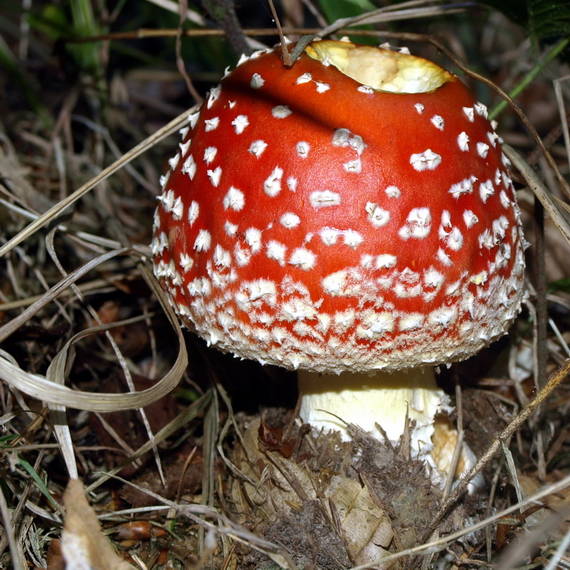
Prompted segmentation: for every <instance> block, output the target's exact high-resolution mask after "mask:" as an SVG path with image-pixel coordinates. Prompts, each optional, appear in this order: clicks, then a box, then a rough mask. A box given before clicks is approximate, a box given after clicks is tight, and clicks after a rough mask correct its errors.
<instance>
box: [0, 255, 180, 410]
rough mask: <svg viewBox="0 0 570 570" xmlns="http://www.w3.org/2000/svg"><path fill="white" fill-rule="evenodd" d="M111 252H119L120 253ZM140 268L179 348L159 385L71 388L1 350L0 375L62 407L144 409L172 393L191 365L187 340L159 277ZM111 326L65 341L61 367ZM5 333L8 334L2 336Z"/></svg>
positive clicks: (47, 401) (26, 392)
mask: <svg viewBox="0 0 570 570" xmlns="http://www.w3.org/2000/svg"><path fill="white" fill-rule="evenodd" d="M118 251H119V252H120V253H124V251H126V250H118ZM111 253H113V254H114V255H118V253H117V252H111ZM109 255H110V254H107V257H109ZM101 257H105V256H100V258H101ZM80 269H83V268H80ZM140 270H141V273H142V275H143V277H144V279H145V281H146V282H147V284H148V285H149V287H150V288H151V290H152V292H153V293H154V294H155V295H156V297H157V298H158V299H159V301H160V303H161V305H162V308H163V309H164V311H165V313H166V316H167V317H168V320H169V322H170V324H171V325H172V327H173V328H174V331H175V333H176V336H177V340H178V347H179V348H178V356H177V358H176V361H175V362H174V364H173V365H172V367H171V368H170V370H169V371H168V372H167V373H166V374H165V375H164V376H163V378H162V379H161V380H159V381H158V382H157V383H156V384H154V385H153V386H151V387H150V388H147V389H146V390H141V391H140V392H128V393H124V394H116V393H103V392H99V393H93V392H84V391H79V390H72V389H71V388H68V387H66V386H64V385H63V382H62V383H61V384H59V383H55V382H50V381H49V380H47V379H46V378H45V377H44V376H40V375H39V374H31V373H28V372H25V371H24V370H22V369H21V368H20V367H19V366H18V364H17V363H16V361H15V360H14V359H13V358H12V357H11V356H10V355H9V354H8V353H6V352H5V351H3V350H0V378H1V379H2V380H4V381H5V382H6V383H7V384H9V385H10V386H12V387H13V388H16V389H17V390H20V391H21V392H24V393H25V394H28V396H32V397H33V398H36V399H38V400H42V401H43V402H46V403H50V404H58V405H60V406H65V407H68V408H75V409H79V410H90V411H94V412H116V411H119V410H130V409H133V408H142V407H145V406H148V405H149V404H151V403H152V402H155V401H156V400H159V399H160V398H162V397H163V396H166V394H168V393H170V392H171V391H172V390H173V389H174V388H175V387H176V386H177V385H178V383H179V381H180V379H181V378H182V376H183V374H184V372H185V370H186V366H187V365H188V355H187V351H186V343H185V341H184V336H183V334H182V330H181V328H180V325H179V323H178V320H177V318H176V315H175V314H174V311H173V309H172V308H171V307H170V305H169V303H168V301H167V299H166V296H165V294H164V293H163V291H162V289H161V288H160V285H159V284H158V282H157V281H156V278H155V277H154V276H153V275H152V272H151V271H150V270H149V269H147V268H146V267H145V266H144V265H142V264H141V266H140ZM82 273H84V272H80V271H79V270H77V271H75V272H74V273H71V274H70V276H69V277H68V278H66V279H64V280H62V281H60V283H58V284H57V285H56V286H55V287H54V288H52V290H51V292H53V290H54V289H56V290H57V291H61V290H63V287H62V286H61V284H62V282H65V283H66V285H68V284H69V283H72V282H74V280H77V279H78V276H77V275H78V274H82ZM55 296H57V295H54V296H53V297H50V299H51V298H54V297H55ZM45 304H46V303H45V302H42V304H41V306H43V305H45ZM35 305H36V304H35V303H34V305H32V306H31V307H29V308H28V309H32V308H34V309H35V310H34V311H33V312H31V314H34V313H35V312H37V310H39V308H37V307H36V306H35ZM40 308H41V307H40ZM14 320H16V319H14ZM9 324H10V323H9ZM6 326H7V325H6ZM4 328H5V327H3V329H0V331H1V330H4ZM16 328H17V327H16ZM108 328H109V327H108V325H102V326H98V327H93V328H91V329H90V330H86V331H81V332H79V333H77V334H76V335H74V336H73V337H72V338H71V339H70V340H68V341H67V342H66V343H65V345H64V347H63V348H62V349H61V350H60V352H59V353H58V354H57V355H56V356H55V358H54V360H57V359H63V361H64V364H62V365H61V367H60V368H59V369H60V370H67V369H68V368H69V366H68V364H69V362H68V360H69V359H70V358H73V345H74V343H75V342H77V341H78V340H80V339H82V338H84V337H86V336H88V335H90V334H93V333H97V332H101V331H105V330H107V329H108ZM14 330H15V329H14ZM12 332H13V330H12ZM6 336H7V335H5V336H4V337H3V338H5V337H6Z"/></svg>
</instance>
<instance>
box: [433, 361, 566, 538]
mask: <svg viewBox="0 0 570 570" xmlns="http://www.w3.org/2000/svg"><path fill="white" fill-rule="evenodd" d="M568 374H570V358H569V359H567V360H566V361H565V363H564V365H563V366H562V367H561V368H560V369H558V370H557V371H556V372H555V373H554V374H552V376H551V377H550V379H549V380H548V382H547V383H546V385H545V386H544V388H542V390H540V392H539V393H538V394H537V395H536V397H535V398H534V400H531V401H530V402H529V403H528V404H527V405H526V406H525V407H524V408H523V409H522V410H521V411H520V412H519V413H518V414H517V415H516V416H515V417H514V418H513V420H512V421H511V423H509V425H507V426H506V427H505V428H504V429H503V431H502V432H501V433H500V434H499V435H498V436H497V437H496V438H495V440H494V441H493V442H492V443H491V445H490V446H489V447H488V448H487V451H485V453H484V454H483V455H482V456H481V458H480V459H479V460H478V461H477V463H476V464H475V465H474V466H473V467H472V469H471V471H469V473H467V475H465V476H464V477H462V478H461V479H460V481H459V483H458V485H457V487H456V488H455V489H454V491H453V493H452V494H451V496H450V497H449V498H448V499H447V500H446V501H445V502H444V503H443V504H442V506H441V507H440V509H439V510H438V512H437V513H436V515H435V516H434V518H433V520H432V521H431V523H430V525H429V526H428V527H427V529H426V532H425V533H424V534H423V536H422V542H425V541H427V540H428V539H429V537H430V536H431V535H432V533H433V532H434V531H435V529H436V528H437V527H438V525H439V524H440V522H441V521H442V520H443V518H444V517H445V515H446V514H447V513H448V512H449V510H450V509H451V508H452V507H453V506H454V505H455V503H456V502H457V501H458V500H459V499H460V498H461V496H462V495H463V494H464V493H465V491H466V490H467V486H468V485H469V481H471V480H472V479H473V478H474V477H475V475H477V473H480V472H481V471H482V470H483V468H484V467H485V466H486V465H487V464H488V463H489V462H490V461H491V459H492V458H493V457H494V456H495V454H496V453H497V451H499V449H500V448H501V445H502V444H503V443H506V442H507V441H508V440H509V438H511V437H512V435H513V434H514V433H515V432H516V431H517V430H518V429H520V428H521V426H522V425H523V424H524V423H525V422H526V421H527V420H528V419H529V418H530V417H531V416H532V414H534V412H535V411H536V410H537V408H538V407H539V406H540V405H541V404H542V403H543V402H544V401H545V400H546V398H548V396H550V394H551V393H552V392H553V391H554V390H555V389H556V388H557V387H558V386H559V385H560V384H561V383H562V382H563V381H564V380H565V378H566V377H567V376H568Z"/></svg>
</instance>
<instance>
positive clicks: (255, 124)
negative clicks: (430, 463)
mask: <svg viewBox="0 0 570 570" xmlns="http://www.w3.org/2000/svg"><path fill="white" fill-rule="evenodd" d="M189 123H190V125H189V127H188V128H186V129H184V132H183V133H182V142H181V143H180V145H179V146H180V150H179V152H178V153H177V154H176V156H175V157H174V158H172V159H171V161H170V171H169V172H168V173H167V174H166V176H165V177H164V178H163V181H162V187H163V193H162V195H161V196H160V198H159V200H160V204H159V207H158V209H157V211H156V215H155V229H154V238H153V242H152V252H153V255H154V259H155V272H156V274H157V276H158V277H159V278H160V280H161V281H162V283H163V286H164V287H165V288H166V289H167V291H168V292H169V293H170V296H171V299H172V301H173V304H174V306H175V308H176V309H177V310H178V312H179V314H180V315H181V317H182V318H183V319H184V321H185V322H187V323H191V326H192V327H193V328H194V330H195V331H196V332H197V333H198V334H199V335H200V336H202V337H203V338H205V339H206V340H207V341H208V342H209V343H210V344H212V345H215V346H217V347H218V348H220V349H221V350H223V351H228V352H231V353H233V354H234V355H237V356H239V357H242V358H248V359H255V360H258V361H260V362H261V363H264V364H275V365H278V366H283V367H285V368H288V369H292V370H299V389H300V397H301V403H300V415H301V418H302V419H303V420H305V421H306V422H308V423H310V424H312V425H313V426H316V427H325V428H329V429H330V428H334V429H338V430H340V431H341V432H343V434H344V435H345V436H346V431H345V425H346V424H345V422H348V423H353V424H356V425H358V426H360V427H361V428H362V429H363V430H366V431H371V432H376V433H378V432H377V430H376V429H375V426H376V425H377V424H378V425H380V426H381V427H382V428H383V430H384V431H385V432H386V434H387V435H388V437H389V439H390V440H393V441H396V440H398V439H399V437H400V436H401V434H402V433H403V431H404V429H405V424H406V421H405V418H406V417H409V418H410V419H412V420H414V422H415V429H414V430H413V433H412V445H413V449H414V451H415V452H416V453H417V454H418V455H425V454H427V453H428V452H429V451H430V449H431V447H432V443H431V437H432V434H433V431H434V416H435V415H436V413H437V412H438V410H440V409H441V408H443V407H445V406H446V405H447V401H448V400H447V397H446V395H445V394H444V392H443V391H442V390H441V389H439V388H438V387H437V385H436V383H435V380H434V373H433V368H434V366H436V365H438V364H442V363H450V362H454V361H458V360H463V359H465V358H467V357H469V356H471V355H472V354H474V353H476V352H477V351H479V350H480V349H482V348H483V347H484V346H486V345H488V344H489V343H490V342H492V341H493V340H495V339H497V338H498V337H500V336H501V335H503V334H504V333H505V332H506V330H507V328H508V327H509V325H510V324H511V322H512V321H513V319H514V318H515V316H516V314H517V313H518V311H519V307H520V303H521V298H522V296H523V274H524V259H523V245H522V242H523V238H522V233H521V225H520V220H519V212H518V209H517V205H516V202H515V196H514V188H513V184H512V181H511V179H510V178H509V175H508V172H507V170H508V160H507V159H506V157H505V156H504V155H503V154H502V152H501V148H500V144H499V137H498V136H497V134H496V133H495V132H494V130H493V128H492V126H491V124H490V123H489V121H488V120H487V113H486V108H485V106H484V105H483V104H481V103H478V102H476V101H474V99H473V97H472V95H471V94H470V92H469V91H468V89H467V88H466V87H465V85H463V83H461V81H460V80H459V79H458V78H457V77H456V76H454V75H452V74H451V73H448V72H447V71H445V70H444V69H442V68H441V67H439V66H438V65H436V64H435V63H432V62H430V61H428V60H425V59H422V58H419V57H414V56H412V55H409V54H407V53H400V52H395V51H391V50H389V49H382V48H376V47H370V46H358V45H355V44H352V43H349V42H343V41H340V42H337V41H319V42H314V43H312V44H310V45H309V46H308V47H307V48H306V49H305V52H304V53H303V54H302V55H301V56H300V57H299V59H298V61H296V62H295V64H294V65H293V66H292V67H290V68H286V67H284V65H283V64H282V62H281V59H280V57H279V55H278V52H277V51H267V52H261V53H257V54H254V55H253V56H251V57H250V58H245V57H244V58H243V60H242V61H240V63H239V64H238V66H237V68H236V69H235V70H234V71H233V72H231V73H230V74H228V75H227V76H226V77H225V78H224V79H223V81H222V82H221V84H220V85H219V86H218V87H216V88H214V89H212V91H211V92H210V94H209V96H208V98H207V101H206V102H205V104H204V105H203V107H202V109H201V110H200V112H198V113H194V114H192V115H190V117H189Z"/></svg>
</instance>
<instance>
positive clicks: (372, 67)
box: [305, 40, 453, 93]
mask: <svg viewBox="0 0 570 570" xmlns="http://www.w3.org/2000/svg"><path fill="white" fill-rule="evenodd" d="M305 52H306V53H307V55H309V56H310V57H312V58H313V59H316V60H318V61H320V62H321V63H323V64H324V65H334V67H336V68H337V69H338V70H339V71H341V72H342V73H344V74H345V75H348V76H349V77H351V78H352V79H354V80H355V81H358V82H359V83H362V84H363V85H367V86H369V87H372V88H373V89H376V90H378V91H389V92H391V93H427V92H429V91H434V90H435V89H437V88H438V87H441V86H442V85H443V84H444V83H446V82H448V81H452V80H453V75H451V73H449V72H447V71H446V70H445V69H443V68H442V67H440V66H439V65H437V64H435V63H433V62H431V61H429V60H427V59H424V58H422V57H416V56H413V55H409V54H406V53H399V52H397V51H392V50H389V49H384V48H380V47H374V46H360V45H359V46H357V45H355V44H353V43H350V42H346V41H334V40H323V41H319V42H313V43H311V44H309V45H308V46H307V47H306V48H305Z"/></svg>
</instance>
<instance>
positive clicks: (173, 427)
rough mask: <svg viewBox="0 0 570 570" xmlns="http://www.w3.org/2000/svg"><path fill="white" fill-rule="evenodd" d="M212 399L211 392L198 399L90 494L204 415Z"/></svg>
mask: <svg viewBox="0 0 570 570" xmlns="http://www.w3.org/2000/svg"><path fill="white" fill-rule="evenodd" d="M211 397H212V393H211V391H208V392H206V393H205V394H203V395H202V396H200V398H198V399H197V400H196V401H195V402H193V403H192V404H191V405H190V406H189V407H188V408H187V409H186V410H183V411H182V412H180V414H178V416H176V417H175V418H174V419H173V420H172V421H171V422H170V423H168V424H167V425H165V426H164V427H163V428H162V429H161V430H159V431H158V432H157V433H156V434H155V435H154V439H153V440H152V441H147V442H145V443H144V444H143V445H141V446H140V447H139V448H138V449H137V450H136V451H135V452H134V453H133V454H132V455H131V456H130V457H129V458H127V460H126V461H124V462H123V463H121V464H120V465H117V466H116V467H114V468H113V469H112V470H111V471H109V472H107V473H104V474H103V475H101V476H100V477H99V479H97V480H96V481H94V482H93V483H91V485H89V487H88V488H87V491H88V492H91V491H93V490H94V489H96V488H97V487H99V486H100V485H102V484H103V483H104V482H105V481H107V480H109V479H110V478H111V477H113V476H114V475H116V474H117V473H119V472H120V471H121V469H123V467H125V466H127V465H129V464H130V463H132V462H133V461H135V460H136V459H138V458H139V457H141V456H143V455H144V454H145V453H148V452H149V451H150V450H151V449H152V448H153V447H156V446H157V445H158V444H159V443H161V442H162V441H164V440H165V439H166V438H167V437H170V436H171V435H172V434H174V433H176V432H177V431H178V430H179V429H180V428H181V427H182V426H184V425H186V424H187V423H188V422H190V421H192V420H193V419H194V418H196V417H197V416H199V415H200V414H202V413H203V411H204V409H205V408H206V407H207V406H208V404H209V403H210V399H211Z"/></svg>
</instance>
